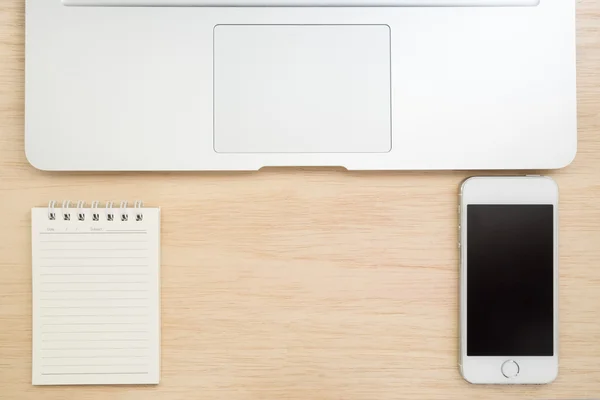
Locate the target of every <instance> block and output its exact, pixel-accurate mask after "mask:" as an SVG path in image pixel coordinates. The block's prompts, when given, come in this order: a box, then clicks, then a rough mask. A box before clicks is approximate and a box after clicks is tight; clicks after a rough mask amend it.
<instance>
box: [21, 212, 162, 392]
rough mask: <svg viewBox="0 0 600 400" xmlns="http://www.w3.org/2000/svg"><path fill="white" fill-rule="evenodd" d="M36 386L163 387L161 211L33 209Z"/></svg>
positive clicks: (34, 362)
mask: <svg viewBox="0 0 600 400" xmlns="http://www.w3.org/2000/svg"><path fill="white" fill-rule="evenodd" d="M31 222H32V224H31V225H32V232H31V233H32V280H33V290H32V293H33V366H32V381H33V384H34V385H85V384H158V382H159V376H160V281H159V270H160V209H158V208H143V207H142V204H141V202H136V203H135V205H134V207H128V205H127V203H126V202H123V203H121V205H120V207H113V204H112V203H110V202H109V203H108V204H106V206H104V207H100V204H99V203H98V202H94V203H92V206H91V207H89V208H88V207H85V205H84V203H83V202H79V203H77V204H76V205H75V206H74V207H71V204H70V203H69V202H64V203H63V204H62V206H61V207H57V206H56V203H55V202H51V203H50V204H49V206H48V207H47V208H46V207H44V208H34V209H32V212H31Z"/></svg>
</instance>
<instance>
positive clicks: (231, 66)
mask: <svg viewBox="0 0 600 400" xmlns="http://www.w3.org/2000/svg"><path fill="white" fill-rule="evenodd" d="M391 145H392V138H391V94H390V30H389V27H388V26H387V25H218V26H216V27H215V30H214V148H215V151H216V152H219V153H340V152H349V153H369V152H388V151H390V149H391Z"/></svg>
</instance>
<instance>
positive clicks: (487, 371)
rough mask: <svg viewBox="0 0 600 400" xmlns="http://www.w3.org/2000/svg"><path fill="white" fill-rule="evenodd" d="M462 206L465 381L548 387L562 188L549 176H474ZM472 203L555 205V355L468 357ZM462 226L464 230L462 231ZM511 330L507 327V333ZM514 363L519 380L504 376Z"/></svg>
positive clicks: (554, 362) (553, 369)
mask: <svg viewBox="0 0 600 400" xmlns="http://www.w3.org/2000/svg"><path fill="white" fill-rule="evenodd" d="M460 194H461V195H460V205H459V212H460V215H459V221H460V225H459V240H460V242H459V246H460V324H459V357H460V360H459V367H460V372H461V374H462V376H463V378H464V379H465V380H467V381H468V382H470V383H478V384H544V383H550V382H552V381H553V380H554V379H555V378H556V376H557V374H558V187H557V185H556V183H555V182H554V181H553V180H552V179H551V178H548V177H541V176H525V177H474V178H469V179H467V180H466V181H464V182H463V184H462V186H461V193H460ZM469 204H552V205H553V206H554V207H553V209H554V228H553V229H554V250H553V251H554V266H553V269H554V296H553V297H554V300H553V321H554V324H553V325H554V326H553V329H554V352H553V354H554V355H553V356H546V357H520V356H511V355H506V356H503V357H481V356H477V357H476V356H471V357H469V356H467V352H466V349H467V316H466V310H467V308H466V306H467V290H466V289H467V288H466V284H467V280H466V279H467V259H466V256H467V246H468V243H467V230H466V226H467V205H469ZM461 227H463V228H462V229H461ZM509 330H510V327H507V334H510V332H509ZM507 360H513V361H515V362H516V363H517V364H518V365H519V373H518V375H517V376H516V377H513V378H507V377H505V376H504V375H503V374H502V369H501V368H502V364H503V363H504V362H505V361H507Z"/></svg>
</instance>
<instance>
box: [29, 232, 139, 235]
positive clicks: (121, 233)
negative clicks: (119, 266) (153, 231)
mask: <svg viewBox="0 0 600 400" xmlns="http://www.w3.org/2000/svg"><path fill="white" fill-rule="evenodd" d="M147 233H148V232H146V231H100V232H40V235H146V234H147Z"/></svg>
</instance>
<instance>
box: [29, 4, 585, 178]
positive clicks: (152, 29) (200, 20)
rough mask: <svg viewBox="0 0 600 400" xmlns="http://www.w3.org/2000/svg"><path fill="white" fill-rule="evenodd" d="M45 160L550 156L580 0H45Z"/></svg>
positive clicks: (558, 150)
mask: <svg viewBox="0 0 600 400" xmlns="http://www.w3.org/2000/svg"><path fill="white" fill-rule="evenodd" d="M26 7H27V10H26V30H27V32H26V33H27V43H26V101H25V108H26V129H25V144H26V153H27V157H28V159H29V161H30V162H31V164H33V165H34V166H35V167H37V168H40V169H44V170H56V171H66V170H256V169H260V168H262V167H270V166H341V167H345V168H348V169H362V170H417V169H420V170H430V169H546V168H560V167H563V166H565V165H567V164H569V163H570V162H571V160H572V159H573V158H574V156H575V153H576V149H577V128H576V93H575V1H574V0H539V1H536V0H62V1H61V0H28V1H27V6H26Z"/></svg>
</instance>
